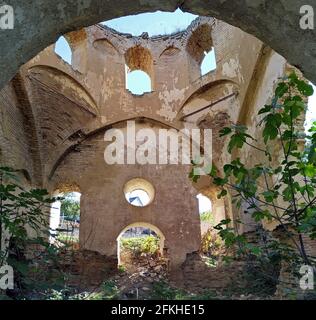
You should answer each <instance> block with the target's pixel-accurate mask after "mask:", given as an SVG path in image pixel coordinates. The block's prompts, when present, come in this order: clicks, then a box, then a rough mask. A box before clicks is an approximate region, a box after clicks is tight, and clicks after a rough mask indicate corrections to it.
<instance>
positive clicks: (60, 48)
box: [55, 36, 72, 65]
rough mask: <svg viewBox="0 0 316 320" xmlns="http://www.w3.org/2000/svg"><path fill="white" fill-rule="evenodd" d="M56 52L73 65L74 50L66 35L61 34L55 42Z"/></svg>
mask: <svg viewBox="0 0 316 320" xmlns="http://www.w3.org/2000/svg"><path fill="white" fill-rule="evenodd" d="M55 53H56V54H57V55H59V56H60V57H61V58H62V59H63V60H64V61H65V62H67V63H69V64H70V65H71V63H72V51H71V48H70V45H69V43H68V41H67V40H66V38H65V37H63V36H61V37H60V38H59V39H58V40H57V42H56V44H55Z"/></svg>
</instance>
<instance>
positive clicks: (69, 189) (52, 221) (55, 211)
mask: <svg viewBox="0 0 316 320" xmlns="http://www.w3.org/2000/svg"><path fill="white" fill-rule="evenodd" d="M74 192H76V193H79V194H80V198H81V195H82V193H81V188H80V186H79V185H78V184H77V183H76V182H64V183H60V184H58V185H57V187H55V189H54V191H53V192H52V196H53V197H55V198H58V197H60V195H63V194H67V193H74ZM61 205H62V202H61V200H57V201H55V202H54V203H52V204H51V207H50V211H49V216H48V219H49V233H50V237H49V241H50V242H54V241H55V240H56V239H55V237H56V236H57V234H58V231H57V230H58V227H59V224H60V221H61ZM80 215H81V212H80ZM78 231H79V229H78ZM78 240H79V233H78Z"/></svg>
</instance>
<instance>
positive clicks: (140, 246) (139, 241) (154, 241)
mask: <svg viewBox="0 0 316 320" xmlns="http://www.w3.org/2000/svg"><path fill="white" fill-rule="evenodd" d="M121 247H122V249H123V250H127V251H129V252H130V253H132V254H133V255H135V256H138V255H140V254H141V253H147V254H151V255H154V254H156V253H158V251H159V238H157V237H154V236H152V235H150V236H146V237H133V238H122V239H121Z"/></svg>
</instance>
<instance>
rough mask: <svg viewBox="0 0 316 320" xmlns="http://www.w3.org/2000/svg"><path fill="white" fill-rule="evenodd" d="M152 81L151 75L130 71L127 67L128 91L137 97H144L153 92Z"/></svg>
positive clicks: (139, 71)
mask: <svg viewBox="0 0 316 320" xmlns="http://www.w3.org/2000/svg"><path fill="white" fill-rule="evenodd" d="M151 88H152V87H151V79H150V77H149V75H148V74H147V73H146V72H144V71H142V70H134V71H131V72H130V71H129V68H128V67H127V66H126V89H127V90H129V91H130V92H131V93H133V94H136V95H142V94H144V93H146V92H151V91H152V90H151Z"/></svg>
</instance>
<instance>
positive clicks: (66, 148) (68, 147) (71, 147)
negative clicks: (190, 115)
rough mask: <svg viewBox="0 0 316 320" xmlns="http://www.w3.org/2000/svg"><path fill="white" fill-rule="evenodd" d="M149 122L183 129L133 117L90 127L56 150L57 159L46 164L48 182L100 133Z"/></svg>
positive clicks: (157, 121)
mask: <svg viewBox="0 0 316 320" xmlns="http://www.w3.org/2000/svg"><path fill="white" fill-rule="evenodd" d="M131 120H134V121H147V122H150V123H154V124H158V125H160V126H161V127H164V128H166V129H175V130H177V131H179V130H180V129H181V128H180V127H176V126H172V125H171V124H170V123H167V122H164V121H160V120H157V119H153V118H145V117H132V118H126V119H121V120H119V121H115V122H112V123H108V124H106V125H101V126H99V127H94V128H93V126H90V128H89V129H87V128H86V129H83V130H82V135H81V136H80V137H78V138H77V139H76V140H73V141H70V140H68V143H65V144H62V145H60V146H59V148H57V149H56V150H55V157H54V158H52V159H51V161H50V162H48V163H47V164H46V172H47V174H48V175H47V176H48V180H50V179H51V178H52V177H53V175H54V173H55V171H56V169H57V168H58V166H59V165H60V163H61V162H62V161H63V160H64V159H65V158H66V157H67V155H68V154H70V153H71V152H72V151H76V148H77V147H78V146H79V145H80V144H82V143H83V142H84V141H86V140H87V139H89V138H92V137H93V136H95V135H97V134H98V133H100V132H102V131H104V132H105V131H107V130H109V129H112V128H113V127H114V126H116V125H119V124H121V123H124V122H126V121H131Z"/></svg>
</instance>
